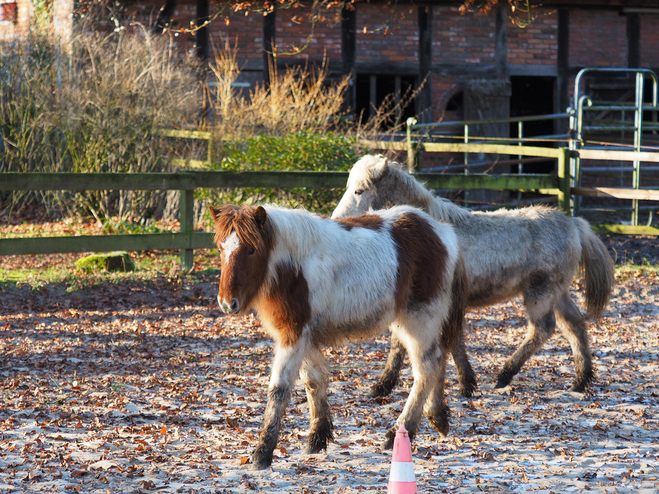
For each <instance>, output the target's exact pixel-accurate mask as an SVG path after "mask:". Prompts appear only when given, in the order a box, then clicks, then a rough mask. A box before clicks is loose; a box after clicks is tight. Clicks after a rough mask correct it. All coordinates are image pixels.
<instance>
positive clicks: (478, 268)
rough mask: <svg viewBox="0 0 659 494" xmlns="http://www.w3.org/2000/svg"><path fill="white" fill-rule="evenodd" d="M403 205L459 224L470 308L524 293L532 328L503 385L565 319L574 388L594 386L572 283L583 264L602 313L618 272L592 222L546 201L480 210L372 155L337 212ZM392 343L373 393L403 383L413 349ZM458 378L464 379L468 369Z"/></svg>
mask: <svg viewBox="0 0 659 494" xmlns="http://www.w3.org/2000/svg"><path fill="white" fill-rule="evenodd" d="M400 204H411V205H413V206H416V207H418V208H421V209H423V210H425V211H427V212H428V213H430V215H431V216H432V217H433V218H435V219H437V220H440V221H446V222H448V223H451V224H453V225H454V227H455V232H456V234H457V235H458V242H459V244H460V250H461V252H462V256H463V258H464V262H465V268H466V271H467V278H468V280H469V295H468V297H467V306H468V307H483V306H488V305H493V304H495V303H497V302H502V301H505V300H508V299H510V298H512V297H514V296H516V295H520V294H521V295H522V296H523V297H524V305H525V307H526V313H527V316H528V320H529V328H528V332H527V334H526V338H525V339H524V341H523V342H522V344H521V346H520V347H519V348H518V349H517V351H516V352H515V353H514V355H512V356H511V357H510V358H509V359H508V360H507V361H506V363H505V364H504V367H503V369H502V370H501V371H500V372H499V375H498V379H497V384H496V387H497V388H502V387H505V386H507V385H508V384H509V383H510V381H511V380H512V378H513V376H515V374H517V373H518V372H519V371H520V369H521V367H522V365H523V364H524V362H526V361H527V360H528V359H529V358H530V357H531V356H532V355H533V354H534V353H536V352H537V351H538V350H539V349H540V348H541V347H542V345H543V344H544V343H545V341H547V339H549V337H550V336H551V335H552V334H553V332H554V329H555V327H556V324H557V323H558V326H559V327H560V328H561V330H562V331H563V334H564V335H565V337H566V338H567V339H568V341H569V342H570V345H571V347H572V353H573V354H574V359H575V367H576V378H575V380H574V383H573V385H572V390H574V391H579V392H581V391H583V390H584V389H585V388H586V387H587V386H588V384H589V383H590V382H591V381H592V379H593V368H592V361H591V353H590V349H589V342H588V334H587V331H586V322H585V318H584V316H583V315H582V314H581V312H580V311H579V309H578V308H577V306H576V305H575V304H574V302H572V299H571V298H570V292H569V290H570V284H571V282H572V278H573V277H574V275H575V273H576V271H577V269H578V268H579V267H581V268H583V270H584V282H585V302H586V308H587V310H588V313H589V315H592V316H594V317H595V318H598V317H599V316H600V315H601V313H602V311H603V310H604V308H605V307H606V305H607V304H608V302H609V297H610V295H611V290H612V287H613V283H614V270H613V261H612V260H611V256H609V254H608V252H607V250H606V247H605V246H604V244H603V243H602V242H601V241H600V240H599V238H597V236H596V235H595V234H594V233H593V232H592V230H591V228H590V225H589V224H588V223H587V222H586V221H585V220H583V219H581V218H573V217H569V216H566V215H565V214H563V213H562V212H560V211H557V210H556V209H553V208H549V207H544V206H532V207H527V208H521V209H514V210H499V211H494V212H487V213H482V212H474V213H472V212H470V211H469V210H468V209H465V208H461V207H459V206H457V205H455V204H453V203H452V202H451V201H449V200H447V199H444V198H440V197H435V196H434V195H433V194H432V193H431V192H429V191H428V190H427V189H426V188H425V187H424V186H423V185H421V184H420V183H419V182H418V181H417V180H416V179H415V178H414V177H413V176H411V175H409V174H408V173H407V172H406V171H405V170H403V168H402V167H401V166H400V165H399V164H398V163H396V162H394V161H391V160H388V159H387V158H385V157H383V156H380V155H367V156H364V157H363V158H361V159H360V160H359V161H357V163H355V165H354V166H353V168H352V170H351V171H350V176H349V178H348V186H347V190H346V192H345V194H344V196H343V198H342V199H341V201H340V202H339V204H338V206H337V207H336V209H335V210H334V213H333V214H332V218H335V219H339V218H347V217H350V216H353V215H359V214H363V213H365V212H367V211H369V210H370V209H371V208H373V209H381V208H387V207H391V206H395V205H400ZM391 348H392V349H391V352H390V354H389V359H388V361H387V365H386V367H385V372H384V373H383V375H382V376H381V378H380V380H379V382H378V383H377V384H376V385H374V386H373V387H372V388H371V395H375V396H383V395H387V394H389V393H390V392H391V390H392V389H393V387H394V386H395V385H396V382H397V380H398V374H399V372H400V368H401V366H402V364H403V359H404V357H405V353H404V348H403V347H402V346H401V345H400V343H399V342H398V341H397V340H396V336H395V335H394V336H393V338H392V343H391ZM457 352H458V359H456V362H455V363H456V366H457V367H458V370H459V369H460V367H461V366H462V365H463V364H462V362H463V361H464V360H466V357H464V355H465V350H464V348H459V349H457ZM454 358H455V354H454ZM458 378H459V379H460V380H462V376H461V375H460V372H459V373H458ZM461 384H462V392H463V394H464V395H466V396H469V395H470V394H471V392H473V387H472V386H471V384H470V383H466V384H465V383H464V382H462V383H461Z"/></svg>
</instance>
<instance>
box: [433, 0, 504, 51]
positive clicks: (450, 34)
mask: <svg viewBox="0 0 659 494" xmlns="http://www.w3.org/2000/svg"><path fill="white" fill-rule="evenodd" d="M432 22H433V40H432V51H433V62H434V63H493V62H494V28H495V17H494V14H491V15H483V14H468V15H460V13H459V12H458V7H445V6H441V7H434V8H433V20H432Z"/></svg>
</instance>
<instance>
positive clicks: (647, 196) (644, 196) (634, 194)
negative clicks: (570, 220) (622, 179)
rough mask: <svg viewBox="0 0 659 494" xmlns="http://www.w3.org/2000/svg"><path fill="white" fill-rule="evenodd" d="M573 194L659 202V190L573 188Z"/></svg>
mask: <svg viewBox="0 0 659 494" xmlns="http://www.w3.org/2000/svg"><path fill="white" fill-rule="evenodd" d="M572 194H573V195H575V196H583V197H611V198H615V199H636V200H642V201H659V190H649V189H620V188H612V187H573V188H572Z"/></svg>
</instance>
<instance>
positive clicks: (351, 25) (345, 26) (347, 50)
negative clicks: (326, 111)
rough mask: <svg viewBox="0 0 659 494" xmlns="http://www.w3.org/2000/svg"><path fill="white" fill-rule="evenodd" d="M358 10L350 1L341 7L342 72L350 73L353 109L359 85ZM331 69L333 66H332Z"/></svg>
mask: <svg viewBox="0 0 659 494" xmlns="http://www.w3.org/2000/svg"><path fill="white" fill-rule="evenodd" d="M356 53H357V11H356V10H355V4H352V3H348V4H346V5H344V7H343V8H342V9H341V73H342V74H343V75H345V76H347V75H350V86H348V90H347V92H346V96H347V97H346V99H347V101H346V103H347V106H348V107H349V108H351V109H352V110H353V111H354V109H355V97H356V89H357V87H356V86H357V85H356V84H355V80H356V79H355V78H356V76H357V73H356V71H355V60H356V59H357V55H356ZM330 70H331V67H330Z"/></svg>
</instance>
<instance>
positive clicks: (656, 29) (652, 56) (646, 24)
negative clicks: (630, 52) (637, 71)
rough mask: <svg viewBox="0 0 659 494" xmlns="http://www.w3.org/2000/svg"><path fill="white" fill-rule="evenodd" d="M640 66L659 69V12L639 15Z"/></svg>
mask: <svg viewBox="0 0 659 494" xmlns="http://www.w3.org/2000/svg"><path fill="white" fill-rule="evenodd" d="M641 66H643V67H651V68H654V69H659V14H657V15H642V16H641Z"/></svg>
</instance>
